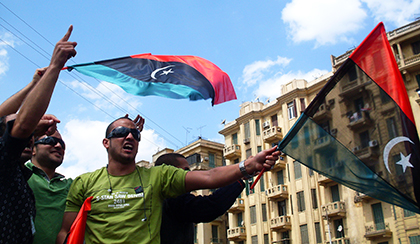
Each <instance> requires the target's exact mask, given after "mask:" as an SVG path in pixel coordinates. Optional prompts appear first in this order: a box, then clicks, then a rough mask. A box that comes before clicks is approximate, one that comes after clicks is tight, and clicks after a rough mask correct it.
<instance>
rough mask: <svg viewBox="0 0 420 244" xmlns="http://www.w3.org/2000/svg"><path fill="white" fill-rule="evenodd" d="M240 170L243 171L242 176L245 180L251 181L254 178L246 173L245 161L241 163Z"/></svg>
mask: <svg viewBox="0 0 420 244" xmlns="http://www.w3.org/2000/svg"><path fill="white" fill-rule="evenodd" d="M239 170H240V171H241V173H242V175H243V176H244V177H245V179H250V178H252V176H251V175H249V174H248V172H246V169H245V160H243V161H241V162H240V163H239Z"/></svg>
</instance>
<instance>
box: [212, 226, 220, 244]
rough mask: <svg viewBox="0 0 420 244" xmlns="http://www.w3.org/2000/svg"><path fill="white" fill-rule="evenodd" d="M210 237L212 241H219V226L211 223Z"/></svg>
mask: <svg viewBox="0 0 420 244" xmlns="http://www.w3.org/2000/svg"><path fill="white" fill-rule="evenodd" d="M211 237H212V241H213V242H215V243H219V226H217V225H211Z"/></svg>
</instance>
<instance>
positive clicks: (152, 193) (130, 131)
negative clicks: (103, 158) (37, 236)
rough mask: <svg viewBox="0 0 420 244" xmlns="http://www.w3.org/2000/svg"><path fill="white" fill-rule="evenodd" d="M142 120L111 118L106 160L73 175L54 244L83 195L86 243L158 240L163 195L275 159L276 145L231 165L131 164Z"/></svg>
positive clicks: (226, 179) (221, 180)
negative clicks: (88, 204) (198, 167)
mask: <svg viewBox="0 0 420 244" xmlns="http://www.w3.org/2000/svg"><path fill="white" fill-rule="evenodd" d="M143 124H144V119H143V118H141V117H140V116H137V117H136V119H134V121H133V120H131V119H129V118H127V117H122V118H119V119H117V120H115V121H113V122H112V123H111V124H110V125H109V126H108V128H107V130H106V134H105V136H106V138H104V139H103V141H102V144H103V145H104V147H105V149H106V150H107V153H108V165H107V166H106V167H103V168H101V169H99V170H96V171H95V172H91V173H86V174H83V175H81V176H79V177H76V179H75V180H74V182H73V184H72V186H71V188H70V191H69V194H68V197H67V203H66V212H65V213H64V218H63V225H62V228H61V230H60V232H59V234H58V236H57V241H56V243H60V244H62V243H63V242H64V241H65V238H66V235H67V233H68V232H69V230H70V227H71V225H72V224H73V222H74V220H75V219H76V216H77V213H78V211H79V209H80V207H81V206H82V204H83V202H84V201H85V199H86V198H88V197H90V196H93V199H92V209H91V211H90V213H89V214H88V216H87V221H86V231H85V242H86V244H90V243H156V244H158V243H160V225H161V220H162V203H163V201H164V200H165V199H166V198H172V197H176V196H179V195H181V194H183V193H186V192H190V191H192V190H197V189H215V188H219V187H222V186H226V185H228V184H230V183H232V182H234V181H236V180H238V179H241V178H243V177H251V176H250V175H254V174H255V173H256V172H259V171H261V170H262V169H263V168H266V170H270V169H271V167H272V166H273V165H274V163H275V162H276V161H277V159H278V158H279V151H276V147H273V148H271V149H267V150H264V151H262V152H260V153H258V154H257V155H255V156H254V157H250V158H248V159H247V160H245V161H243V162H241V163H239V164H234V165H228V166H224V167H217V168H213V169H211V170H208V171H189V172H187V171H185V170H183V169H178V168H175V167H173V166H167V165H162V166H157V167H152V168H150V169H146V168H141V167H138V166H136V163H135V157H136V154H137V150H138V145H139V141H140V131H141V130H142V129H143Z"/></svg>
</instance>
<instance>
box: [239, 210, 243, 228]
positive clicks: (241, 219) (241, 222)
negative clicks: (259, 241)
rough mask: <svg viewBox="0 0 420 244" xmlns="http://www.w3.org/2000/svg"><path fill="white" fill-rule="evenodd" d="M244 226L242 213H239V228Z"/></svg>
mask: <svg viewBox="0 0 420 244" xmlns="http://www.w3.org/2000/svg"><path fill="white" fill-rule="evenodd" d="M243 225H244V219H243V217H242V213H238V227H242V226H243Z"/></svg>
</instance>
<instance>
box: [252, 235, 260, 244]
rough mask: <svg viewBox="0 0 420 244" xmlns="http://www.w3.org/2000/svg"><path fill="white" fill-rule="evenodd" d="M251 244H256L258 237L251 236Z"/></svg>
mask: <svg viewBox="0 0 420 244" xmlns="http://www.w3.org/2000/svg"><path fill="white" fill-rule="evenodd" d="M251 243H252V244H258V236H251Z"/></svg>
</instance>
